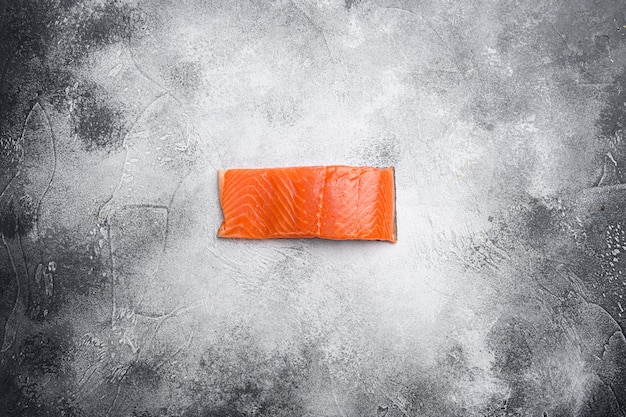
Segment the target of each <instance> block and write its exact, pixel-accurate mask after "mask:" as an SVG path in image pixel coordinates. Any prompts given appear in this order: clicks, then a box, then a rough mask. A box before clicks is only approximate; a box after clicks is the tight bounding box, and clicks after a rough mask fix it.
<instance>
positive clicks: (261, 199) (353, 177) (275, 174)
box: [217, 165, 397, 243]
mask: <svg viewBox="0 0 626 417" xmlns="http://www.w3.org/2000/svg"><path fill="white" fill-rule="evenodd" d="M219 193H220V201H221V204H222V212H223V213H224V221H223V223H222V225H221V226H220V228H219V230H218V232H217V235H218V236H219V237H224V238H241V239H273V238H322V239H333V240H384V241H389V242H394V243H395V242H396V241H397V238H396V208H395V182H394V169H393V168H373V167H351V166H338V165H335V166H314V167H292V168H263V169H228V170H221V171H219Z"/></svg>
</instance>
